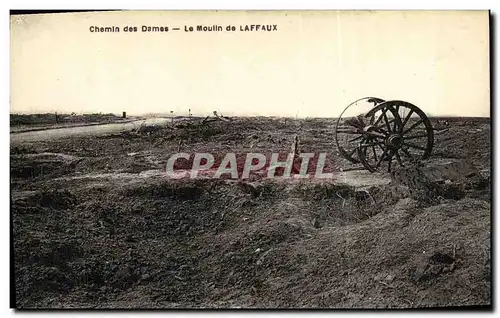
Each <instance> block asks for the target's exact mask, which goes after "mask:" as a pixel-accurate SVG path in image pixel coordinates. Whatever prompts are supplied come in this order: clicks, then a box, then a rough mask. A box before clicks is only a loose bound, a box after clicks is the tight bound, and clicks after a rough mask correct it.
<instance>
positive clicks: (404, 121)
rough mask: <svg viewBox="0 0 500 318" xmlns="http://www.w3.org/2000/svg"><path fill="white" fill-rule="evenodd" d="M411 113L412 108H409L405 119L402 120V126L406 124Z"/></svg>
mask: <svg viewBox="0 0 500 318" xmlns="http://www.w3.org/2000/svg"><path fill="white" fill-rule="evenodd" d="M412 114H413V109H410V112H409V113H408V115H406V117H405V119H404V120H403V127H404V126H405V125H406V123H407V122H408V120H410V117H411V115H412Z"/></svg>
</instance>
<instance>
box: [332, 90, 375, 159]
mask: <svg viewBox="0 0 500 318" xmlns="http://www.w3.org/2000/svg"><path fill="white" fill-rule="evenodd" d="M362 101H367V102H373V103H374V104H375V105H376V104H380V103H383V102H384V100H383V99H380V98H378V97H363V98H360V99H358V100H355V101H354V102H352V103H351V104H349V105H348V106H347V107H346V108H344V110H343V111H342V113H341V114H340V116H339V117H338V119H337V123H336V125H335V143H336V145H337V149H338V150H339V154H340V155H341V156H342V157H343V158H345V159H347V160H348V161H350V162H352V163H359V162H360V160H359V159H358V158H357V146H358V142H359V140H360V139H362V137H361V136H362V135H363V132H362V131H361V130H360V129H359V128H358V127H353V126H352V125H348V127H347V129H346V127H343V124H344V123H343V121H345V120H346V118H343V116H344V114H345V112H346V111H347V110H348V109H349V108H351V107H352V106H355V105H357V104H358V103H359V102H362ZM364 116H365V117H366V115H364ZM358 117H359V116H358ZM368 120H371V119H370V118H368Z"/></svg>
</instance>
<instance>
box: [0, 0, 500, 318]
mask: <svg viewBox="0 0 500 318" xmlns="http://www.w3.org/2000/svg"><path fill="white" fill-rule="evenodd" d="M1 6H2V9H4V10H2V11H1V12H2V15H1V19H2V23H1V27H2V29H1V33H0V37H1V38H0V39H1V42H0V43H1V44H2V48H3V49H2V59H1V61H2V63H3V65H4V67H3V68H2V69H3V70H5V71H4V72H3V74H2V81H3V82H2V86H1V89H0V91H1V95H0V96H1V100H2V105H3V106H2V112H3V114H2V116H0V119H1V121H2V122H1V123H0V129H1V130H2V133H1V135H0V147H1V151H2V156H1V157H0V158H1V161H2V162H1V166H2V183H1V185H2V189H1V191H0V195H1V197H0V202H1V204H2V205H3V209H2V210H1V211H2V213H3V218H2V222H0V224H1V225H2V231H1V233H2V234H3V236H2V238H1V239H0V246H1V253H2V254H1V255H2V256H4V260H3V261H2V262H1V263H0V264H1V280H0V286H1V290H0V292H1V294H0V300H1V305H0V306H1V307H0V308H1V314H2V316H4V314H5V315H13V314H14V311H13V310H9V309H8V308H9V297H10V296H9V292H10V291H9V286H10V283H9V271H10V265H9V261H8V259H9V258H10V257H9V240H10V235H9V228H10V221H9V211H10V206H9V187H10V185H9V183H8V182H9V181H8V180H7V179H8V176H9V170H10V166H9V144H10V140H9V104H8V100H9V99H8V97H9V73H8V70H9V64H10V62H9V49H8V48H9V16H8V10H9V9H44V10H50V9H65V10H77V9H81V10H89V9H141V10H146V9H149V10H159V9H164V10H165V9H172V10H180V9H191V10H203V9H219V10H224V9H225V10H241V9H247V10H278V9H291V10H298V9H317V10H322V9H323V10H324V9H338V10H342V9H346V10H347V9H359V10H361V9H380V10H403V9H404V10H412V9H414V10H415V9H429V10H430V9H439V10H450V9H452V10H485V9H491V10H492V13H493V14H498V12H499V11H500V9H499V6H500V1H498V0H474V1H459V0H455V1H449V0H416V1H388V0H385V1H380V0H379V1H369V0H363V1H361V0H350V1H349V0H343V1H335V2H332V1H319V0H309V1H307V0H301V1H299V0H288V1H276V0H253V1H252V0H248V1H239V2H237V1H235V0H233V1H230V0H225V1H224V0H217V1H216V0H213V1H203V0H197V1H194V0H183V1H181V0H178V1H152V0H142V1H140V0H139V1H129V0H121V1H109V0H87V1H83V0H80V1H64V0H59V1H54V0H52V1H44V2H43V4H42V3H40V2H39V1H36V0H31V1H12V0H7V1H2V2H1ZM496 20H497V21H496V22H497V23H496V24H497V28H496V29H497V30H496V31H497V32H496V34H495V39H494V43H497V42H498V17H497V19H496ZM496 56H498V54H496ZM497 70H498V60H497V61H496V67H495V70H494V72H495V73H497ZM494 88H495V89H496V90H495V92H496V94H498V91H499V90H498V81H497V82H496V83H495V87H494ZM492 89H493V88H492ZM495 104H496V102H495V101H494V105H495ZM498 113H499V112H498V111H495V114H496V115H495V118H494V119H493V120H494V121H495V122H496V123H497V125H498V124H499V120H498V117H499V116H500V115H499V114H498ZM499 140H500V138H499V136H497V134H496V131H495V148H496V149H498V146H499V143H500V141H499ZM497 159H498V158H497ZM493 164H494V165H495V167H497V166H498V165H497V162H496V161H495V162H494V163H493ZM495 171H496V173H495V179H497V178H496V175H497V174H498V171H497V169H495ZM498 191H499V190H498V188H497V189H496V191H495V194H498ZM495 203H496V204H495V205H494V207H493V212H494V213H495V214H497V215H496V217H495V218H494V221H495V222H494V225H493V228H494V231H495V230H497V229H498V228H499V226H498V225H499V222H498V219H499V218H500V216H498V211H499V209H498V204H497V203H498V199H497V200H496V202H495ZM497 237H498V235H495V242H494V243H495V244H494V248H495V250H494V255H495V258H494V260H496V261H497V262H495V264H494V267H495V271H494V276H493V277H494V282H492V283H493V286H495V287H496V286H498V285H497V283H498V279H497V277H498V275H499V271H498V266H497V265H498V242H497V240H496V238H497ZM498 294H499V293H498V291H496V292H494V296H495V299H494V304H496V307H497V308H498V306H499V297H498ZM234 313H235V312H203V313H198V314H203V316H207V317H210V316H212V317H215V316H218V315H221V314H226V315H228V314H229V315H233V314H234ZM388 313H389V312H380V313H379V314H382V315H385V314H388ZM395 313H396V314H399V315H401V314H404V315H411V316H420V315H429V314H430V315H435V316H438V315H439V316H447V315H449V314H464V315H467V316H470V315H471V314H472V313H470V312H463V313H460V312H449V313H445V312H428V313H426V312H418V313H415V312H401V311H398V312H395ZM60 314H64V315H65V314H66V313H64V312H60ZM72 314H73V315H74V316H77V317H80V316H82V317H83V316H87V315H90V313H84V312H73V313H72ZM101 314H107V313H101ZM126 314H127V315H129V314H132V312H127V313H126ZM143 314H144V315H146V314H147V315H154V316H160V315H163V314H164V313H161V312H153V313H143ZM194 314H197V313H195V312H189V313H181V312H172V313H170V315H171V316H173V317H176V316H177V317H179V316H184V315H194ZM262 314H264V315H266V316H269V317H276V316H278V314H277V313H276V312H269V313H267V312H254V313H250V312H244V313H241V315H245V316H246V315H252V316H253V315H262ZM286 314H288V315H301V316H302V315H304V314H306V313H305V312H295V313H294V312H287V313H286ZM308 314H310V315H314V316H327V315H328V316H329V315H331V314H336V315H338V314H341V315H344V314H349V313H344V312H330V313H329V312H313V313H311V312H309V313H308ZM353 314H356V315H357V314H360V312H355V313H354V312H353ZM48 315H49V313H48V312H44V313H41V314H39V316H42V317H43V316H48ZM366 315H367V316H375V315H377V316H378V314H377V313H374V312H367V313H366ZM482 315H484V314H482ZM486 315H492V314H491V313H488V314H486Z"/></svg>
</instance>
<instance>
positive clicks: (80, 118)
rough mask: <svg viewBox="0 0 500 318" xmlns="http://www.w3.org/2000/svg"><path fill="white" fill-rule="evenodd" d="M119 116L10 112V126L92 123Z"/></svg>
mask: <svg viewBox="0 0 500 318" xmlns="http://www.w3.org/2000/svg"><path fill="white" fill-rule="evenodd" d="M119 118H121V117H118V116H116V115H115V114H111V113H110V114H97V113H95V114H81V115H75V114H56V113H45V114H10V125H11V126H38V125H51V124H64V123H92V122H109V121H115V120H116V119H119Z"/></svg>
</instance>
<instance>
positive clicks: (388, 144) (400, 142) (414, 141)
mask: <svg viewBox="0 0 500 318" xmlns="http://www.w3.org/2000/svg"><path fill="white" fill-rule="evenodd" d="M377 112H380V113H381V116H378V119H377V120H376V122H375V123H376V124H377V127H379V126H380V125H379V124H378V122H382V123H383V124H382V126H383V127H384V128H383V131H381V132H382V133H383V134H384V135H385V136H384V137H382V136H377V137H376V138H374V137H373V136H366V135H365V137H364V138H362V140H361V142H360V143H359V145H358V148H357V157H358V158H359V161H360V162H361V163H362V164H363V166H364V167H365V168H366V169H368V170H369V171H371V172H375V171H381V170H383V169H384V168H385V167H386V168H387V171H391V168H392V167H394V165H399V166H405V165H407V164H408V163H410V162H418V161H420V160H423V159H427V158H428V157H429V155H430V154H431V151H432V147H433V144H434V131H433V128H432V125H431V123H430V121H429V119H428V118H427V116H426V115H425V113H424V112H423V111H422V110H421V109H420V108H418V107H417V106H415V105H413V104H410V103H408V102H404V101H387V102H384V103H381V104H379V105H378V106H377V107H375V108H374V109H373V110H372V111H370V112H368V113H367V117H372V116H375V117H377V116H376V113H377ZM383 167H384V168H383Z"/></svg>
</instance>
